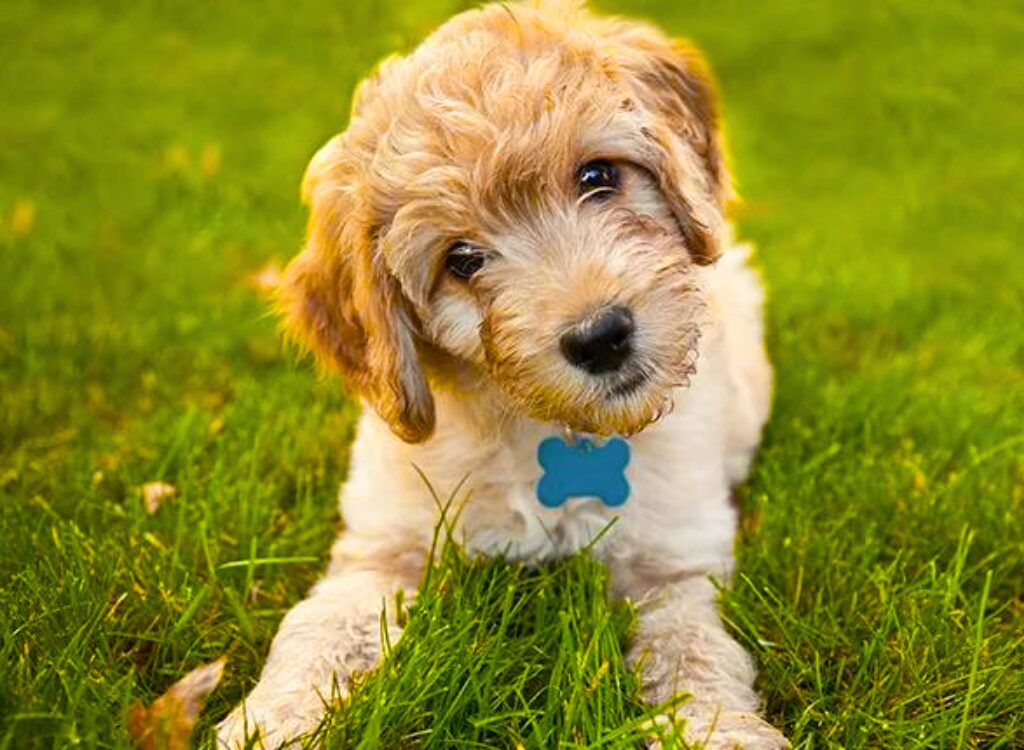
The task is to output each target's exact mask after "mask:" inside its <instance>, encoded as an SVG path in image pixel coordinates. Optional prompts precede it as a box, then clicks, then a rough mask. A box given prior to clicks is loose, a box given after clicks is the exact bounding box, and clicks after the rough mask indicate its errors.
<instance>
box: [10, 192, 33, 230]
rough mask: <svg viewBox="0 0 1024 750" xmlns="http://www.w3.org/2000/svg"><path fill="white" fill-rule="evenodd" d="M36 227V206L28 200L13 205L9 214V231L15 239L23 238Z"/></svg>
mask: <svg viewBox="0 0 1024 750" xmlns="http://www.w3.org/2000/svg"><path fill="white" fill-rule="evenodd" d="M35 225H36V204H35V203H33V202H32V201H30V200H20V201H18V202H17V203H15V204H14V210H13V211H12V212H11V231H12V232H14V234H15V236H17V237H24V236H25V235H26V234H28V233H29V232H31V231H32V227H34V226H35Z"/></svg>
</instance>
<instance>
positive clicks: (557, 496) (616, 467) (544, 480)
mask: <svg viewBox="0 0 1024 750" xmlns="http://www.w3.org/2000/svg"><path fill="white" fill-rule="evenodd" d="M537 461H538V463H540V466H541V468H542V469H544V474H543V475H542V476H541V478H540V481H538V482H537V498H538V499H539V500H540V502H541V504H542V505H545V506H547V507H548V508H557V507H558V506H559V505H561V504H562V503H564V502H565V501H566V500H568V499H569V498H570V497H597V498H600V500H601V502H603V503H604V504H605V505H608V506H611V507H613V508H614V507H617V506H619V505H622V504H623V503H624V502H626V498H628V497H629V482H628V481H627V480H626V465H627V464H628V463H629V443H627V442H626V441H625V440H623V439H622V438H620V437H613V438H611V439H609V440H608V442H606V443H605V444H604V445H601V446H598V445H595V444H594V441H593V440H590V439H589V438H582V437H581V438H577V439H576V441H575V442H573V443H572V444H568V443H566V442H565V441H564V440H563V439H562V438H560V437H556V436H552V437H549V438H545V439H544V440H542V441H541V443H540V445H539V446H537Z"/></svg>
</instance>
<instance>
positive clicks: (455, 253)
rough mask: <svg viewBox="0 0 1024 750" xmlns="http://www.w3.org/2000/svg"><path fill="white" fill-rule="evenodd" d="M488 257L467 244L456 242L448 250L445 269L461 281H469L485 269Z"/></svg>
mask: <svg viewBox="0 0 1024 750" xmlns="http://www.w3.org/2000/svg"><path fill="white" fill-rule="evenodd" d="M486 260H487V255H486V254H485V253H484V252H483V251H482V250H477V249H476V248H475V247H473V246H472V245H469V244H468V243H465V242H456V243H455V244H454V245H452V246H451V247H450V248H448V254H447V255H446V256H445V257H444V267H445V268H446V269H448V273H450V274H451V275H452V276H457V277H458V278H460V279H468V278H470V277H472V276H473V274H475V273H476V272H477V271H479V270H480V269H481V268H483V267H484V262H485V261H486Z"/></svg>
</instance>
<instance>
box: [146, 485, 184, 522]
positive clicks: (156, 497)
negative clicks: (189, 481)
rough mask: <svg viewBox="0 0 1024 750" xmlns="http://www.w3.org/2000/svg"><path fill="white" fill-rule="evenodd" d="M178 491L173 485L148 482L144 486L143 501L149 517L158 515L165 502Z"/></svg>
mask: <svg viewBox="0 0 1024 750" xmlns="http://www.w3.org/2000/svg"><path fill="white" fill-rule="evenodd" d="M177 491H178V490H177V488H176V487H175V486H174V485H173V484H167V483H166V482H146V483H145V484H144V485H142V501H143V502H144V503H145V504H146V512H147V513H149V515H153V514H154V513H156V512H157V511H158V510H160V506H161V505H163V504H164V500H169V499H170V498H172V497H174V493H176V492H177Z"/></svg>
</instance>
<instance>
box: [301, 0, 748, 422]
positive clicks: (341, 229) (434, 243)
mask: <svg viewBox="0 0 1024 750" xmlns="http://www.w3.org/2000/svg"><path fill="white" fill-rule="evenodd" d="M303 190H304V196H305V199H306V200H307V202H308V203H309V204H310V207H311V218H310V226H309V236H308V241H307V245H306V248H305V249H304V251H303V252H302V253H301V254H300V255H299V256H298V257H297V258H296V259H295V260H294V261H293V262H292V263H291V264H290V266H289V268H288V270H287V272H286V275H285V280H284V283H283V285H282V289H281V308H282V312H283V315H284V318H285V322H286V325H287V327H288V328H289V330H290V331H292V332H293V333H294V334H296V335H297V336H298V337H299V338H301V339H302V340H303V341H304V342H306V343H307V344H308V345H309V347H310V348H311V349H312V350H313V351H314V352H316V353H317V354H318V355H319V356H320V358H321V360H322V361H324V362H325V363H327V364H329V365H331V366H334V367H336V368H337V369H339V370H340V371H341V373H342V374H343V376H345V377H346V378H347V379H348V380H349V381H350V383H351V384H352V385H354V386H355V388H356V389H357V390H358V391H359V392H360V393H361V394H362V395H363V396H364V398H366V399H367V400H368V401H369V402H370V403H371V405H372V406H373V407H374V408H376V409H377V411H378V412H379V413H380V415H381V416H382V417H383V418H384V419H386V420H387V421H388V422H389V423H390V424H391V425H392V428H393V429H394V430H395V432H396V433H397V434H398V435H400V436H401V437H402V438H404V439H406V440H409V441H418V440H423V439H425V438H426V437H427V436H429V435H430V433H431V431H432V429H433V423H434V406H433V399H432V396H431V391H430V385H429V384H428V382H429V380H433V381H435V385H436V384H437V381H438V380H439V379H440V380H443V379H444V376H443V373H444V372H445V371H447V372H449V373H451V372H456V371H459V372H462V373H465V372H467V371H469V372H472V373H473V374H474V376H475V377H478V378H482V379H486V380H488V381H490V382H491V383H493V384H494V385H496V386H497V387H498V388H499V389H500V391H501V392H503V393H504V394H505V395H506V396H507V397H508V402H509V403H510V404H512V405H514V408H516V409H518V410H520V411H521V412H522V413H525V414H528V415H530V416H532V417H535V418H537V419H541V420H546V421H555V422H561V423H564V424H567V425H569V426H570V427H573V428H574V429H578V430H582V431H586V432H594V433H601V434H607V433H612V432H618V433H624V434H628V433H632V432H635V431H637V430H639V429H642V428H643V427H644V426H645V425H647V424H648V423H649V422H650V421H652V420H653V419H655V418H657V416H658V415H659V413H660V412H661V411H662V410H663V409H664V408H665V406H666V403H667V400H668V396H669V393H670V391H671V389H672V388H673V387H676V386H679V385H681V384H684V383H685V382H686V379H687V377H688V376H689V375H690V374H691V373H692V371H693V368H694V367H695V363H696V353H697V342H698V338H699V334H700V322H701V313H702V310H703V300H702V292H701V289H700V286H699V284H698V283H697V280H696V276H697V275H696V274H694V273H693V270H694V265H695V264H706V263H710V262H712V261H713V260H714V259H715V258H716V256H717V254H718V252H719V250H718V241H719V235H720V233H721V227H722V224H723V217H722V206H723V202H724V201H725V200H726V199H727V198H728V197H729V195H730V186H729V178H728V175H727V172H726V169H725V167H724V164H723V158H722V150H721V147H720V143H719V135H718V132H717V124H716V116H715V101H714V94H713V91H712V87H711V84H710V81H709V79H708V77H707V75H706V73H705V72H704V69H703V66H702V64H701V63H700V61H699V58H697V57H696V55H695V54H694V53H693V52H692V51H690V50H689V49H688V48H685V47H682V46H680V45H678V44H675V43H673V42H671V41H670V40H668V39H666V38H665V37H663V36H662V35H661V34H660V33H658V32H657V31H655V30H653V29H651V28H649V27H646V26H642V25H637V24H633V23H627V22H622V21H617V20H610V19H599V18H595V17H593V16H591V15H589V14H588V13H586V12H585V11H584V10H582V9H579V8H566V7H560V8H555V7H552V6H550V5H549V6H547V7H541V8H534V7H526V6H507V5H500V6H487V7H484V8H482V9H480V10H475V11H470V12H467V13H464V14H462V15H460V16H457V17H456V18H455V19H453V20H452V21H449V22H448V23H447V24H445V25H444V26H443V27H442V28H441V29H440V30H439V31H437V32H436V33H435V34H434V35H433V36H431V37H430V38H428V39H427V41H426V42H424V43H423V44H422V45H421V46H420V47H419V48H418V49H417V50H416V51H415V52H414V53H412V54H411V55H410V56H408V57H406V58H403V59H395V60H391V61H388V62H386V63H385V64H384V65H383V66H382V67H381V69H380V70H379V71H378V72H377V74H376V75H375V76H373V77H371V78H370V79H369V80H368V81H366V82H364V84H363V85H362V86H361V88H360V90H359V92H357V97H356V102H355V106H354V108H353V116H352V120H351V123H350V125H349V128H348V130H347V131H346V132H344V133H343V134H341V135H339V136H337V137H335V138H334V139H332V140H331V141H330V142H328V144H327V145H326V146H325V147H324V148H323V149H321V151H320V152H319V153H318V154H317V155H316V156H315V157H314V158H313V161H312V163H311V164H310V167H309V170H308V172H307V175H306V179H305V182H304V187H303ZM424 362H429V363H431V364H428V365H427V366H426V367H425V365H424ZM425 370H426V371H427V372H429V373H430V376H429V377H428V374H427V372H425Z"/></svg>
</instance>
